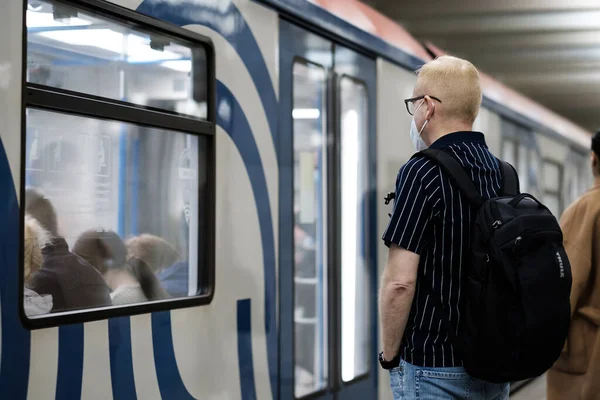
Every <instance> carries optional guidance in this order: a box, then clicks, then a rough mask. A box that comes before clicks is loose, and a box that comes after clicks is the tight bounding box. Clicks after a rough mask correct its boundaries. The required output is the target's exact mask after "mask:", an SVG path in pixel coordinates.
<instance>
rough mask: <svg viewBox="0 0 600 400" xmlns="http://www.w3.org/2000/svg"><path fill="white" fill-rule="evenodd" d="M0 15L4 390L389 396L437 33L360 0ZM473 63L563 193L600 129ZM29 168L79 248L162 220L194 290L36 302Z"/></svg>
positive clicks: (95, 4)
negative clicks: (419, 131) (407, 224)
mask: <svg viewBox="0 0 600 400" xmlns="http://www.w3.org/2000/svg"><path fill="white" fill-rule="evenodd" d="M0 33H1V37H2V40H1V41H0V102H1V103H0V121H1V122H2V125H1V128H0V138H1V144H2V146H0V186H1V189H0V192H1V193H2V201H1V202H0V220H1V221H3V222H2V224H0V225H1V228H0V230H1V234H0V303H1V304H0V306H1V307H0V310H1V320H0V321H1V325H0V335H1V346H0V360H1V361H0V398H2V399H15V400H20V399H32V400H33V399H36V400H41V399H57V400H58V399H60V400H63V399H86V400H87V399H115V400H121V399H123V400H124V399H127V400H131V399H140V400H149V399H243V400H250V399H260V400H263V399H295V398H298V399H300V398H307V399H308V398H310V399H318V400H322V399H344V400H346V399H349V400H351V399H361V400H362V399H390V398H391V393H390V389H389V378H388V375H387V374H386V373H385V372H384V371H382V370H381V369H380V368H379V364H378V362H377V353H378V351H379V349H380V348H381V345H380V342H379V333H378V318H377V282H378V276H379V274H380V273H381V269H382V266H383V264H384V263H385V260H386V248H385V246H384V245H383V244H382V242H381V240H380V237H381V234H382V232H383V230H384V229H385V226H386V223H387V221H388V218H389V217H388V212H390V206H386V205H385V204H384V201H383V199H384V197H385V194H386V193H387V192H389V191H391V190H393V188H394V183H395V178H396V175H397V172H398V170H399V168H400V167H401V165H402V164H403V163H404V162H406V161H407V160H408V159H409V158H410V157H411V155H412V154H413V153H414V149H413V147H412V144H411V141H410V137H409V128H410V122H411V119H410V118H411V117H410V116H409V115H408V113H406V111H405V109H404V104H403V99H405V98H409V97H411V94H412V89H413V85H414V83H415V81H416V77H415V74H414V71H415V70H417V69H418V68H419V67H420V66H421V65H422V64H423V63H424V62H427V61H428V60H431V59H432V58H433V57H435V56H436V55H439V54H441V53H442V51H441V50H439V49H437V48H436V47H435V46H434V44H428V43H427V44H422V43H419V42H418V41H416V40H415V39H414V38H412V37H411V36H410V35H409V34H408V33H407V32H406V31H405V30H404V29H403V28H402V27H401V26H399V25H397V24H395V23H394V22H393V21H391V20H389V19H387V18H386V17H384V16H382V15H380V14H378V13H377V12H375V11H374V10H372V9H370V8H369V7H368V6H366V5H364V4H362V3H359V2H357V1H355V0H314V1H310V2H309V1H303V0H111V1H110V2H107V1H103V0H77V1H75V0H8V1H3V2H2V3H1V4H0ZM482 84H483V89H484V99H483V106H482V108H481V112H480V114H479V116H478V118H477V121H476V124H475V130H480V131H482V132H484V133H485V135H486V140H487V143H488V145H489V147H490V148H491V149H492V151H493V152H494V153H495V154H496V155H498V156H499V157H502V158H503V159H505V160H507V161H509V162H510V163H512V164H513V165H514V166H515V168H516V169H517V170H518V172H519V176H520V183H521V186H522V187H521V189H522V190H523V191H527V192H530V193H532V194H534V195H536V196H539V198H541V199H543V201H544V203H545V204H546V205H547V206H548V207H549V208H550V209H551V210H552V211H553V212H554V213H555V214H556V215H557V216H558V215H560V213H561V212H562V211H563V210H564V209H565V208H566V206H567V205H568V204H569V203H570V202H572V201H573V200H574V199H575V198H576V197H577V196H579V195H580V194H581V193H582V192H583V191H584V190H585V189H586V188H587V186H588V185H589V184H590V182H591V173H590V171H589V168H588V148H589V141H590V133H589V132H587V131H585V130H583V129H581V128H579V127H577V126H576V125H575V124H573V123H571V122H569V121H567V120H565V119H563V118H561V117H560V116H558V115H556V114H554V113H552V112H550V111H549V110H547V109H545V108H543V107H542V106H540V105H539V104H536V103H535V102H533V101H531V100H529V99H527V98H525V97H524V96H522V95H520V94H518V93H516V92H515V91H513V90H511V89H509V88H507V87H505V86H503V85H502V84H500V83H498V82H496V81H494V80H493V79H492V78H490V77H487V76H485V75H483V74H482ZM27 188H34V189H35V190H37V191H38V192H39V193H42V194H43V196H45V198H46V199H47V200H49V202H50V203H51V204H52V205H53V207H54V210H55V213H56V219H57V224H58V232H57V235H60V236H61V237H64V239H65V241H66V243H67V244H68V246H69V248H70V249H71V250H72V249H73V246H74V244H75V243H76V242H77V240H78V238H79V237H80V235H81V234H82V233H83V232H85V231H89V230H92V231H93V230H96V231H100V230H110V231H113V232H116V233H117V234H118V235H119V236H120V237H121V238H122V240H123V241H127V240H130V239H131V238H135V237H139V236H140V235H142V234H151V235H154V236H156V237H159V238H161V239H162V240H163V241H165V242H168V243H169V244H170V246H171V247H172V248H173V249H175V251H176V253H177V254H178V257H179V258H178V259H179V260H180V261H181V262H183V265H184V266H185V269H184V270H183V272H184V275H185V277H184V281H183V282H184V288H183V292H182V294H179V295H174V296H171V297H168V298H164V299H158V300H150V301H147V302H137V303H131V304H120V305H115V304H113V305H112V306H106V305H104V306H97V307H84V306H78V305H77V304H74V305H73V306H71V307H70V308H68V309H66V308H62V309H52V310H51V312H49V313H42V314H36V315H30V314H26V313H25V312H24V304H25V289H24V288H25V285H26V284H27V280H26V278H25V277H24V274H23V262H24V256H23V254H24V236H23V235H24V234H23V232H24V224H25V222H24V221H25V204H26V201H27V198H26V197H27V196H28V195H27V194H26V193H28V192H27V190H26V189H27ZM41 267H42V268H44V265H43V264H42V266H41ZM166 267H167V265H166V264H165V265H162V264H161V267H160V268H166ZM160 271H163V272H164V271H165V269H161V270H160ZM157 273H158V272H157ZM64 290H65V291H68V290H69V288H68V285H67V286H65V287H64ZM38 295H44V293H39V294H38Z"/></svg>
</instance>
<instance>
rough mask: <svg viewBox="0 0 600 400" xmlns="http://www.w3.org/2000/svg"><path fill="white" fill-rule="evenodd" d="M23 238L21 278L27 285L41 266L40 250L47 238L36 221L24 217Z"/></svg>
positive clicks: (46, 233) (46, 234)
mask: <svg viewBox="0 0 600 400" xmlns="http://www.w3.org/2000/svg"><path fill="white" fill-rule="evenodd" d="M24 237H25V240H24V244H23V249H24V257H23V276H24V279H25V282H26V283H27V281H28V280H29V278H30V277H31V275H32V274H34V273H35V272H37V271H38V270H39V269H40V267H41V266H42V248H44V246H46V244H47V243H48V241H49V236H48V232H46V231H45V230H44V228H42V226H41V225H40V223H39V222H38V221H37V220H36V219H34V218H32V217H30V216H28V215H26V216H25V225H24Z"/></svg>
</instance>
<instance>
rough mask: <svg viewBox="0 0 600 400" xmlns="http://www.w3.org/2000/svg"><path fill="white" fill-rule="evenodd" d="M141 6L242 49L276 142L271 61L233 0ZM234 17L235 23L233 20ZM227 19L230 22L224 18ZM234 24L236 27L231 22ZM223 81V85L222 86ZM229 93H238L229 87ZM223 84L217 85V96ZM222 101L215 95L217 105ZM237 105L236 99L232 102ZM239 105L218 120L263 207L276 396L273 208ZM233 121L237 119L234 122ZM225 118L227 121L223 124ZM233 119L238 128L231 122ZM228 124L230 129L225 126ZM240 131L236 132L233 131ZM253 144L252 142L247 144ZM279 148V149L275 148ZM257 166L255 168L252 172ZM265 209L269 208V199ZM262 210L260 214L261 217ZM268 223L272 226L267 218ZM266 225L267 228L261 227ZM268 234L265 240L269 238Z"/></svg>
mask: <svg viewBox="0 0 600 400" xmlns="http://www.w3.org/2000/svg"><path fill="white" fill-rule="evenodd" d="M137 11H138V12H140V13H143V14H146V15H149V16H151V17H154V18H158V19H161V20H163V21H166V22H170V23H173V24H176V25H179V26H186V25H202V26H206V27H208V28H210V29H212V30H214V31H215V32H217V33H219V34H220V35H221V36H223V37H224V38H225V39H226V40H227V41H228V42H229V43H230V44H231V45H232V46H233V47H234V49H235V50H236V51H237V53H238V54H239V55H240V57H241V59H242V62H243V63H244V65H245V67H246V69H247V70H248V72H249V73H250V76H251V77H252V81H253V82H254V85H255V87H256V89H257V91H258V94H259V96H260V99H261V102H262V105H263V107H264V111H265V113H266V118H267V121H268V124H269V128H270V131H271V136H272V139H273V144H274V145H275V144H276V143H277V132H278V130H277V121H278V119H277V115H278V114H277V113H278V103H277V96H276V95H275V89H274V87H273V83H272V82H271V78H270V75H269V71H268V69H267V65H266V63H265V60H264V58H263V56H262V52H261V51H260V47H259V46H258V43H257V42H256V39H255V37H254V35H253V34H252V31H251V30H250V28H249V26H248V23H247V22H246V21H245V19H244V17H243V15H242V14H241V13H240V11H239V10H238V9H237V7H236V6H235V5H234V4H233V3H229V5H228V6H227V9H226V10H220V9H218V7H214V6H212V7H209V6H205V5H202V4H199V3H197V2H196V3H194V2H191V1H189V0H188V1H185V0H184V1H182V2H181V3H177V4H175V3H165V2H164V1H162V0H145V1H144V2H143V3H142V4H140V6H139V7H138V9H137ZM231 20H232V21H234V22H235V23H233V24H232V23H230V22H231ZM224 22H227V23H224ZM231 26H233V27H234V28H233V29H232V28H229V27H231ZM223 87H224V86H223ZM225 90H226V92H227V93H229V95H230V96H231V99H233V100H234V101H235V99H234V97H233V95H231V93H230V92H229V90H227V89H225ZM219 93H220V90H219V88H217V98H218V97H219ZM218 104H220V101H219V100H217V105H218ZM232 105H233V103H232ZM235 105H236V106H237V109H238V110H239V112H238V113H237V116H236V117H235V120H232V121H223V120H221V121H219V116H217V124H219V125H221V126H222V127H223V128H224V129H225V131H227V133H228V134H229V135H230V136H232V139H233V141H234V142H235V143H236V146H237V148H238V151H239V152H240V154H242V158H243V159H244V164H245V165H246V168H247V169H248V173H249V175H250V180H251V183H252V190H253V191H254V197H255V201H256V204H257V207H258V208H259V219H260V227H261V236H262V239H263V241H262V243H263V249H265V250H267V249H268V250H269V251H268V252H267V251H263V254H264V258H265V263H264V268H265V271H264V275H265V331H266V335H267V358H268V365H269V376H270V380H271V391H272V396H273V398H274V399H275V398H277V382H278V373H279V371H278V363H277V321H276V311H277V304H276V301H277V298H276V294H277V286H276V271H275V251H274V248H273V246H274V245H275V241H274V233H273V225H272V217H271V210H270V206H269V204H268V201H269V198H268V192H267V186H266V179H265V177H264V172H263V168H262V162H261V159H260V154H259V152H258V148H257V146H256V142H255V141H254V136H253V135H252V131H251V130H250V127H249V125H248V121H247V119H246V118H245V116H244V115H243V112H242V111H241V107H239V104H238V103H237V101H235ZM234 122H237V123H235V124H234ZM223 123H226V125H223ZM234 125H235V130H234V129H233V126H234ZM226 126H228V127H229V129H227V128H226ZM238 134H239V137H237V138H234V137H233V136H234V135H238ZM246 146H250V147H246ZM276 154H277V153H276ZM254 171H256V172H254ZM265 204H266V207H267V209H265V206H264V205H265ZM261 216H262V218H261ZM267 223H268V227H267V225H266V224H267ZM265 229H267V231H264V230H265ZM263 231H264V232H263ZM265 239H267V240H265Z"/></svg>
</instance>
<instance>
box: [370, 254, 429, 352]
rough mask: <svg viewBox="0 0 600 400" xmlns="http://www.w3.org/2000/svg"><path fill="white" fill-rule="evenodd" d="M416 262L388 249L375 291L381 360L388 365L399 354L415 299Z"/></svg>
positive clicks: (417, 263) (415, 257)
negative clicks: (379, 283) (379, 319)
mask: <svg viewBox="0 0 600 400" xmlns="http://www.w3.org/2000/svg"><path fill="white" fill-rule="evenodd" d="M419 259H420V256H419V255H418V254H415V253H413V252H410V251H408V250H405V249H403V248H401V247H398V246H396V245H394V244H392V245H391V246H390V250H389V253H388V261H387V264H386V266H385V269H384V271H383V275H382V278H381V288H380V290H379V315H380V318H381V334H382V340H383V357H384V358H385V359H386V360H388V361H389V360H392V359H393V358H394V357H396V355H398V352H399V351H400V344H401V342H402V335H403V334H404V329H405V328H406V322H407V320H408V315H409V313H410V308H411V305H412V302H413V297H414V295H415V286H416V281H417V271H418V267H419Z"/></svg>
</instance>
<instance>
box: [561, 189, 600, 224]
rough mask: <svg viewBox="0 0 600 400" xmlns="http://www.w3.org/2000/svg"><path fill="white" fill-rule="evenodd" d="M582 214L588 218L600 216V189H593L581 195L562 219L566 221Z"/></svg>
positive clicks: (568, 208)
mask: <svg viewBox="0 0 600 400" xmlns="http://www.w3.org/2000/svg"><path fill="white" fill-rule="evenodd" d="M580 214H586V216H587V217H597V216H598V215H600V189H592V190H589V191H587V192H586V193H584V194H583V195H581V197H579V198H578V199H577V200H575V202H573V204H571V205H570V206H569V207H567V209H566V210H565V211H564V213H563V216H562V218H561V219H562V220H563V221H565V220H568V219H571V218H575V217H577V216H578V215H580Z"/></svg>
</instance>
